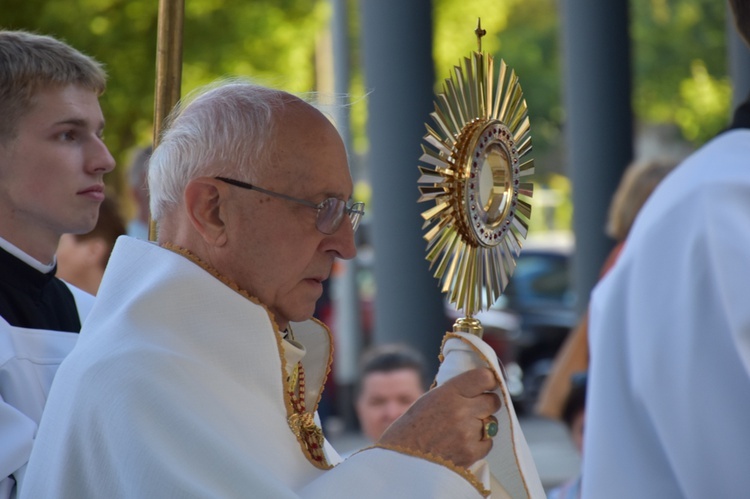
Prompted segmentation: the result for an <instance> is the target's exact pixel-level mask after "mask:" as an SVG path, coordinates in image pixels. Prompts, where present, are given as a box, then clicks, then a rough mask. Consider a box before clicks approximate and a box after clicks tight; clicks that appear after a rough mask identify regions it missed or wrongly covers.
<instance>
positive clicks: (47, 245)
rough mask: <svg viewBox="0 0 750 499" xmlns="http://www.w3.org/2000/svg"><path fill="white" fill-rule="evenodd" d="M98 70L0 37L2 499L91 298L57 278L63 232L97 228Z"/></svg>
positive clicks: (18, 473) (37, 39)
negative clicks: (56, 260)
mask: <svg viewBox="0 0 750 499" xmlns="http://www.w3.org/2000/svg"><path fill="white" fill-rule="evenodd" d="M105 81H106V78H105V74H104V71H103V70H102V67H101V65H100V64H99V63H97V62H96V61H94V60H93V59H91V58H90V57H87V56H85V55H83V54H81V53H80V52H78V51H77V50H75V49H73V48H72V47H70V46H68V45H66V44H64V43H62V42H60V41H58V40H56V39H54V38H51V37H47V36H41V35H35V34H31V33H27V32H23V31H0V115H2V120H0V442H2V445H0V497H9V496H11V495H12V494H14V493H15V492H14V491H15V489H16V484H17V483H20V482H21V481H22V479H23V476H24V472H25V469H26V462H27V460H28V457H29V454H30V452H31V446H32V441H33V437H34V434H35V433H36V430H37V424H38V422H39V420H40V418H41V415H42V409H43V408H44V405H45V400H46V397H47V393H48V391H49V387H50V385H51V383H52V379H53V376H54V375H55V371H56V369H57V366H58V365H59V363H60V361H61V360H62V359H63V358H64V357H65V355H66V354H67V353H68V352H69V351H70V350H71V348H72V347H73V345H74V344H75V341H76V337H77V334H76V333H77V332H78V331H79V329H80V327H81V322H82V317H83V316H84V315H85V313H86V312H87V311H88V309H89V308H90V306H91V296H90V295H87V294H86V293H83V292H81V291H80V290H77V289H75V288H72V287H69V286H67V285H66V284H65V283H64V282H62V281H61V280H59V279H57V278H56V277H55V251H56V249H57V245H58V241H59V239H60V236H61V235H62V234H64V233H66V232H71V233H83V232H88V231H89V230H91V229H92V228H93V227H94V225H95V224H96V220H97V217H98V213H99V204H100V203H101V202H102V200H103V199H104V183H103V179H102V177H103V176H104V174H105V173H107V172H109V171H111V170H112V169H113V168H114V160H113V159H112V156H111V155H110V153H109V151H108V150H107V147H106V146H105V145H104V143H103V141H102V130H103V128H104V118H103V117H102V112H101V108H100V106H99V96H100V95H101V94H102V92H103V91H104V88H105Z"/></svg>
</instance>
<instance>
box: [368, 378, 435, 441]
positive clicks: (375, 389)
mask: <svg viewBox="0 0 750 499" xmlns="http://www.w3.org/2000/svg"><path fill="white" fill-rule="evenodd" d="M423 393H424V389H423V388H422V382H421V379H420V375H419V373H418V372H417V371H416V370H414V369H396V370H393V371H374V372H370V373H368V374H367V375H366V376H365V378H364V379H363V380H362V388H361V391H360V394H359V397H358V398H357V403H356V409H357V416H358V418H359V422H360V424H361V426H362V432H363V433H364V434H365V436H366V437H367V438H369V439H370V440H371V441H372V442H376V441H377V440H378V439H379V438H380V436H381V435H382V434H383V432H384V431H385V430H386V428H388V426H390V424H391V423H393V422H394V421H395V420H396V419H398V418H399V417H400V416H401V415H402V414H403V413H405V412H406V410H407V409H408V408H409V407H410V406H411V405H412V404H413V403H414V401H416V400H417V399H418V398H419V397H420V396H422V394H423Z"/></svg>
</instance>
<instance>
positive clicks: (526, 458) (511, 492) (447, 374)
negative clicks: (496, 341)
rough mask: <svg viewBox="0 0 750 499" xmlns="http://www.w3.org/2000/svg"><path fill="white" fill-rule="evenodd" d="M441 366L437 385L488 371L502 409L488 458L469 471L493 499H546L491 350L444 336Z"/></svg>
mask: <svg viewBox="0 0 750 499" xmlns="http://www.w3.org/2000/svg"><path fill="white" fill-rule="evenodd" d="M442 355H443V362H442V364H441V365H440V370H439V371H438V375H437V379H436V381H437V383H438V385H439V384H441V383H444V382H445V381H447V380H449V379H450V378H452V377H454V376H456V375H458V374H460V373H462V372H465V371H467V370H469V369H473V368H477V367H489V368H490V369H492V371H493V373H494V374H495V379H496V380H497V382H498V385H499V387H498V389H497V390H496V391H495V393H496V394H497V395H498V397H500V400H501V402H502V407H501V408H500V410H499V411H498V412H496V413H495V417H496V418H497V420H498V427H499V431H498V433H497V436H495V438H494V443H493V446H492V450H491V451H490V454H489V455H488V456H487V457H486V458H485V459H483V460H481V461H479V462H478V463H476V464H474V466H472V468H471V470H472V471H473V472H474V474H475V475H476V476H477V477H478V478H479V479H480V480H481V481H482V483H483V485H484V487H486V488H487V489H489V490H490V491H491V494H492V498H493V499H505V498H512V499H543V498H545V497H546V493H545V492H544V488H543V487H542V483H541V480H540V479H539V473H538V472H537V469H536V465H535V464H534V460H533V458H532V456H531V451H530V450H529V446H528V444H527V443H526V439H525V438H524V435H523V432H522V431H521V426H520V424H519V423H518V418H517V417H516V411H515V409H514V408H513V403H512V402H511V399H510V394H509V392H508V387H507V386H506V385H505V380H504V378H503V376H502V371H501V370H500V365H499V364H498V360H497V355H496V354H495V352H494V350H492V347H490V346H489V345H488V344H487V343H485V342H484V341H482V340H481V339H480V338H478V337H477V336H475V335H471V334H467V333H447V334H446V336H445V339H444V341H443V348H442Z"/></svg>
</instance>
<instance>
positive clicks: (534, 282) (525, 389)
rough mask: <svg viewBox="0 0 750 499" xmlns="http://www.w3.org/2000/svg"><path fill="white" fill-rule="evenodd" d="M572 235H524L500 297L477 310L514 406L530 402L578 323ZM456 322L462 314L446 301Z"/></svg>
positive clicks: (521, 409)
mask: <svg viewBox="0 0 750 499" xmlns="http://www.w3.org/2000/svg"><path fill="white" fill-rule="evenodd" d="M573 247H574V244H573V238H572V236H570V235H569V234H567V233H565V234H545V235H543V236H535V237H531V238H530V239H528V240H527V241H526V242H525V244H524V247H523V250H522V251H521V254H520V255H519V257H518V259H517V261H516V269H515V271H514V273H513V275H512V277H511V279H510V282H509V284H508V286H507V288H506V289H505V292H504V293H503V294H502V296H501V297H500V299H499V300H498V301H497V302H496V303H495V304H494V305H492V307H490V308H489V309H488V310H485V311H482V312H479V313H478V314H476V318H477V319H478V320H479V321H480V322H481V323H482V326H483V328H484V336H483V338H484V340H485V341H486V342H487V343H488V344H489V345H490V346H492V347H493V348H494V349H495V352H496V353H497V355H498V358H499V359H500V360H501V361H502V363H503V364H504V366H505V371H506V382H507V385H508V390H509V391H510V393H511V396H512V398H513V401H514V404H515V405H516V410H517V411H518V412H524V410H525V409H529V408H531V407H532V406H533V404H534V403H535V401H536V398H537V396H538V394H539V390H540V388H541V385H542V382H543V381H544V377H545V376H546V375H547V373H548V372H549V369H550V367H551V365H552V360H553V359H554V357H555V355H556V353H557V351H558V350H559V348H560V346H561V345H562V343H563V341H564V340H565V337H566V336H567V335H568V333H569V332H570V330H571V329H572V328H573V327H574V326H575V325H576V323H577V322H578V314H577V312H576V297H575V294H574V292H573V289H572V286H571V255H572V253H573ZM446 311H447V314H448V316H449V317H451V318H453V319H454V320H455V319H456V318H458V317H460V312H457V311H456V310H455V309H453V308H452V305H450V304H449V303H447V302H446Z"/></svg>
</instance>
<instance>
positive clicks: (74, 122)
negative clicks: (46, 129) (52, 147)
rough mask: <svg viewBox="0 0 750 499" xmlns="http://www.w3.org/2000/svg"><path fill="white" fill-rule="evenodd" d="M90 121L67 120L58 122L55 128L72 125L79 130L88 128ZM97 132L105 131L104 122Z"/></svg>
mask: <svg viewBox="0 0 750 499" xmlns="http://www.w3.org/2000/svg"><path fill="white" fill-rule="evenodd" d="M89 123H90V122H89V120H87V119H84V118H67V119H63V120H60V121H58V122H55V124H54V126H61V125H72V126H75V127H78V128H88V126H89ZM96 129H97V131H101V130H104V121H102V122H100V123H98V126H97V127H96Z"/></svg>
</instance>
